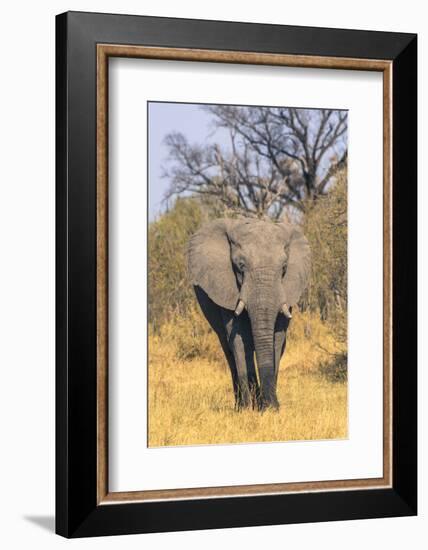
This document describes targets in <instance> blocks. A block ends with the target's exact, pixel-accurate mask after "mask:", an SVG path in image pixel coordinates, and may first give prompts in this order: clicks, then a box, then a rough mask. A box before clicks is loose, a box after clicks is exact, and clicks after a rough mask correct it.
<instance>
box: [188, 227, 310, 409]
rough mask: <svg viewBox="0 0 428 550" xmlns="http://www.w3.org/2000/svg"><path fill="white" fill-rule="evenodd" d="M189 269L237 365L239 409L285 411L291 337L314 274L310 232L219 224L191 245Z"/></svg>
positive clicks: (232, 368)
mask: <svg viewBox="0 0 428 550" xmlns="http://www.w3.org/2000/svg"><path fill="white" fill-rule="evenodd" d="M187 264H188V272H189V276H190V282H191V283H192V284H193V287H194V290H195V294H196V298H197V300H198V302H199V305H200V307H201V310H202V312H203V314H204V316H205V317H206V319H207V321H208V323H209V324H210V325H211V327H212V328H213V330H214V331H215V332H216V333H217V336H218V339H219V341H220V345H221V347H222V349H223V352H224V355H225V356H226V359H227V362H228V364H229V368H230V372H231V375H232V385H233V391H234V396H235V409H236V410H238V411H239V410H241V409H245V408H249V407H252V408H253V409H257V410H259V411H264V410H266V409H272V410H278V409H279V402H278V398H277V392H276V388H277V380H278V370H279V363H280V359H281V357H282V355H283V353H284V351H285V344H286V332H287V329H288V326H289V324H290V320H291V318H292V308H293V306H295V305H296V304H297V302H298V300H299V298H300V296H301V294H302V292H303V291H304V290H305V288H306V287H307V285H308V281H309V274H310V269H311V253H310V246H309V243H308V240H307V239H306V237H305V236H304V234H303V232H302V230H301V229H300V227H299V226H297V225H294V224H291V223H288V222H273V221H270V220H260V219H256V218H240V219H227V218H224V219H216V220H213V221H211V222H208V223H206V224H205V225H203V226H202V227H201V228H200V229H199V230H198V231H196V233H194V235H193V236H192V237H191V238H190V240H189V243H188V248H187ZM254 356H255V357H254Z"/></svg>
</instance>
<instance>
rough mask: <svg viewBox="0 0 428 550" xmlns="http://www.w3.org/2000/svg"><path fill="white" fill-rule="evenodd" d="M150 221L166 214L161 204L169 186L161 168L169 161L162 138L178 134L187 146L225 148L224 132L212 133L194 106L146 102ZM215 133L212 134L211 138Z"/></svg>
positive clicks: (208, 118) (209, 122)
mask: <svg viewBox="0 0 428 550" xmlns="http://www.w3.org/2000/svg"><path fill="white" fill-rule="evenodd" d="M148 124H149V136H148V137H149V219H150V220H153V219H154V218H155V217H156V215H157V214H158V213H159V212H162V211H163V210H165V204H163V203H162V199H163V197H164V194H165V191H166V190H167V188H168V185H169V182H168V181H167V179H166V178H162V177H161V176H162V173H163V165H164V164H165V161H166V159H167V157H168V148H167V147H166V146H165V143H164V138H165V136H166V135H167V134H169V133H170V132H173V131H175V132H181V133H182V134H183V135H184V136H185V137H186V138H187V140H188V141H189V143H191V144H192V143H199V144H202V143H204V142H205V141H207V140H208V138H209V141H211V140H212V139H214V140H215V141H216V142H217V143H219V144H220V145H226V143H227V136H228V134H227V132H226V131H224V130H215V129H214V128H213V126H212V117H211V115H209V114H208V113H206V112H205V111H203V110H202V109H201V106H200V105H197V104H194V103H160V102H152V101H151V102H149V118H148ZM213 132H214V134H213Z"/></svg>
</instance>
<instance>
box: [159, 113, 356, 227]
mask: <svg viewBox="0 0 428 550" xmlns="http://www.w3.org/2000/svg"><path fill="white" fill-rule="evenodd" d="M204 109H206V110H207V111H208V112H209V113H211V115H212V116H213V123H214V125H215V126H216V127H217V128H220V129H222V130H223V131H226V132H227V133H228V139H229V145H228V146H225V145H223V146H222V147H220V146H219V145H218V144H216V143H212V144H207V145H201V144H199V145H198V144H197V145H190V144H189V143H188V141H187V140H186V138H185V137H184V136H183V135H182V134H181V133H178V132H176V133H171V134H169V135H168V136H167V137H166V144H167V146H168V148H169V155H170V158H169V160H170V162H169V165H168V169H167V170H166V171H165V174H164V175H165V176H166V177H167V178H169V180H170V187H169V191H168V194H167V196H168V197H170V196H172V195H177V194H182V193H187V194H188V193H192V194H194V193H197V194H199V195H202V196H204V197H207V198H208V199H210V200H212V199H214V200H216V201H218V202H219V203H220V204H222V205H223V206H224V208H225V209H227V210H230V211H232V212H240V213H245V214H246V215H254V216H258V217H263V216H270V217H272V218H274V219H278V218H279V217H281V216H282V215H283V213H284V209H285V208H293V209H297V211H300V212H304V211H305V210H306V208H307V206H308V204H311V202H312V201H316V200H317V198H318V197H319V196H320V195H324V194H326V193H327V192H328V188H329V184H330V183H331V181H332V179H333V178H334V176H335V174H336V173H337V171H338V170H340V169H341V168H342V167H343V166H344V165H345V164H346V160H347V139H346V134H347V112H346V111H339V110H332V109H322V110H321V109H296V108H281V107H236V106H225V105H210V106H206V107H204Z"/></svg>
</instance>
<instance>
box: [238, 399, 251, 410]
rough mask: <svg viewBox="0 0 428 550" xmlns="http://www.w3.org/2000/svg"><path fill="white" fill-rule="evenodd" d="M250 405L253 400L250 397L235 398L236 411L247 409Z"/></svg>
mask: <svg viewBox="0 0 428 550" xmlns="http://www.w3.org/2000/svg"><path fill="white" fill-rule="evenodd" d="M250 407H252V401H251V399H249V398H248V399H243V398H238V399H236V400H235V410H236V411H242V410H245V409H249V408H250Z"/></svg>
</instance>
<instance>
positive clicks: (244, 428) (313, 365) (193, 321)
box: [149, 311, 348, 447]
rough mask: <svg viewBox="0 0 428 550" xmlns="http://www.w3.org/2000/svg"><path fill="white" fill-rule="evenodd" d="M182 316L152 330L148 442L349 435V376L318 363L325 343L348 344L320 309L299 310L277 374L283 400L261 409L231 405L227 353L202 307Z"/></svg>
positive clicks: (154, 444) (322, 360)
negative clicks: (336, 375)
mask: <svg viewBox="0 0 428 550" xmlns="http://www.w3.org/2000/svg"><path fill="white" fill-rule="evenodd" d="M203 323H205V324H203ZM182 324H183V326H180V324H177V322H174V323H170V324H167V325H165V326H164V327H163V329H162V331H161V332H160V334H156V335H154V334H150V336H149V357H150V360H149V446H150V447H159V446H170V445H204V444H213V443H215V444H228V443H249V442H263V441H264V442H267V441H290V440H316V439H340V438H346V437H347V429H348V427H347V426H348V421H347V384H346V382H332V381H330V380H329V379H328V378H326V376H324V375H323V374H322V373H321V370H320V367H321V365H322V364H323V363H325V362H326V361H328V360H331V355H329V353H328V351H330V352H337V351H341V349H342V350H343V347H342V348H341V347H340V345H339V344H338V343H337V342H336V341H335V339H334V338H333V336H332V334H331V333H330V332H329V331H328V329H327V328H326V326H325V325H323V324H322V323H321V322H320V321H319V320H318V319H317V318H316V317H314V316H311V315H310V314H305V315H298V314H297V315H295V316H294V319H293V323H292V325H291V326H290V332H289V335H288V336H289V337H288V342H287V352H286V353H285V356H284V357H283V359H282V362H281V368H280V372H279V378H278V399H279V401H280V403H281V408H280V410H279V412H273V411H267V412H265V413H263V414H261V413H260V412H258V411H253V410H248V411H242V412H236V411H235V410H234V400H233V392H232V384H231V378H230V374H229V370H228V367H227V365H226V361H225V359H224V357H223V355H222V352H221V350H220V349H219V347H220V346H219V344H218V341H217V340H216V336H215V335H214V334H212V332H211V331H209V330H207V329H206V321H204V320H203V319H201V317H200V314H199V312H197V311H195V312H194V314H193V318H190V320H189V319H188V320H186V321H182ZM318 344H322V348H320V347H319V345H318ZM327 350H328V351H327Z"/></svg>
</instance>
